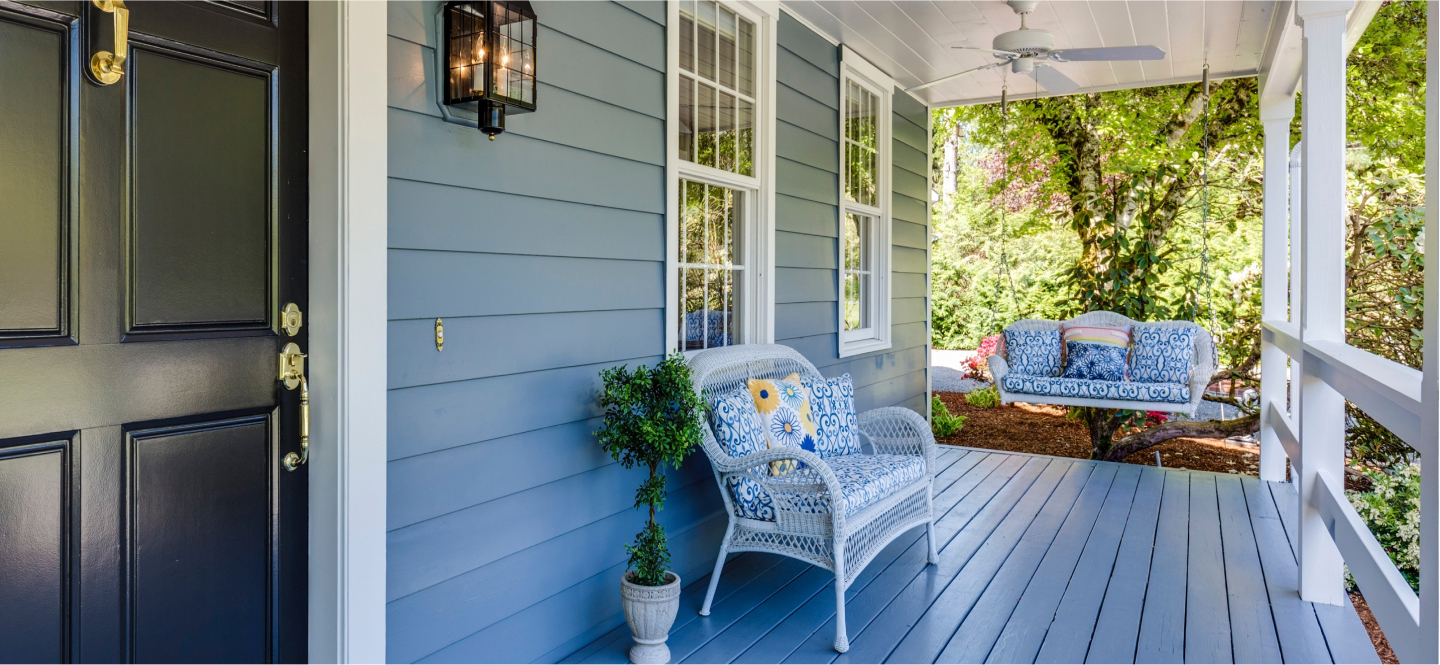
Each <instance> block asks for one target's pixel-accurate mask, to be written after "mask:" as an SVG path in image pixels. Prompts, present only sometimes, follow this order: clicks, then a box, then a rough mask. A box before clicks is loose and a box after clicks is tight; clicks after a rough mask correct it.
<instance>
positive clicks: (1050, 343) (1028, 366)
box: [1005, 330, 1060, 376]
mask: <svg viewBox="0 0 1440 665" xmlns="http://www.w3.org/2000/svg"><path fill="white" fill-rule="evenodd" d="M1005 363H1006V364H1007V365H1009V366H1010V372H1011V373H1013V374H1017V375H1022V376H1060V331H1059V330H1006V331H1005Z"/></svg>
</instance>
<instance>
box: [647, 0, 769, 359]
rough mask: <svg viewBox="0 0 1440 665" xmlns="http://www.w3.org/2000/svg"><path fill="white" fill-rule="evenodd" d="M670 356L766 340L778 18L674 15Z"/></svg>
mask: <svg viewBox="0 0 1440 665" xmlns="http://www.w3.org/2000/svg"><path fill="white" fill-rule="evenodd" d="M670 18H671V21H670V25H671V28H670V38H671V39H670V44H671V47H670V48H671V54H670V57H671V67H670V68H669V69H670V73H669V78H668V83H669V89H670V109H669V111H670V112H669V120H668V123H667V125H668V132H669V141H668V143H669V148H670V157H669V160H668V163H669V169H668V170H669V173H668V174H667V178H668V180H669V182H668V183H667V191H668V192H669V198H670V202H671V203H670V210H671V211H672V213H673V214H671V215H667V220H668V223H667V232H668V236H669V239H670V241H669V243H668V246H669V257H670V258H669V260H667V276H666V284H667V287H668V288H667V293H668V294H669V295H668V297H667V299H668V301H669V302H668V303H667V305H666V312H667V317H666V318H667V323H666V327H667V332H666V340H667V344H668V347H669V348H672V349H681V350H684V351H687V352H689V351H699V350H703V349H708V348H713V347H718V346H728V345H731V344H742V343H751V342H762V341H768V337H769V336H770V330H771V329H772V327H773V323H771V321H770V318H771V315H770V305H769V300H770V298H769V293H770V281H771V278H770V274H769V273H770V270H769V267H768V266H769V263H770V262H771V261H772V260H773V259H772V258H771V256H770V250H769V248H770V242H769V238H770V235H771V233H770V228H771V227H770V221H769V220H770V218H771V210H772V209H773V199H774V195H773V193H772V190H773V187H771V185H770V183H771V182H773V176H772V173H773V170H774V164H773V158H772V155H771V154H770V153H771V151H770V149H769V146H770V145H772V141H771V138H770V136H769V133H770V128H771V127H773V120H772V121H770V122H767V119H773V111H772V110H771V109H772V108H773V102H772V101H771V100H772V98H773V90H774V65H773V62H774V34H775V30H774V18H775V17H774V16H773V15H768V14H765V13H764V12H760V11H756V10H755V9H754V8H753V7H751V6H749V5H748V3H733V4H732V3H725V2H715V1H713V0H681V1H680V2H672V3H671V5H670Z"/></svg>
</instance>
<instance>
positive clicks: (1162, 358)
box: [1130, 326, 1195, 383]
mask: <svg viewBox="0 0 1440 665" xmlns="http://www.w3.org/2000/svg"><path fill="white" fill-rule="evenodd" d="M1132 335H1133V337H1132V340H1133V344H1134V350H1132V351H1131V352H1130V380H1131V381H1138V382H1142V383H1189V382H1190V364H1191V361H1192V360H1194V358H1195V329H1194V328H1188V327H1187V328H1171V327H1165V326H1135V331H1134V333H1132Z"/></svg>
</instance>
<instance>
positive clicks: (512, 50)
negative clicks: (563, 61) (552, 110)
mask: <svg viewBox="0 0 1440 665" xmlns="http://www.w3.org/2000/svg"><path fill="white" fill-rule="evenodd" d="M442 13H443V14H444V15H445V20H444V32H443V34H444V40H445V52H444V58H443V63H442V64H443V66H444V72H445V75H444V80H443V81H442V82H441V85H442V86H443V90H442V91H441V94H442V96H443V97H444V103H445V105H446V106H450V107H455V108H459V109H462V110H465V111H471V112H474V113H476V114H478V115H479V126H480V131H482V132H485V133H486V134H488V135H489V136H490V140H491V141H494V140H495V135H496V134H499V133H500V132H503V131H505V113H506V108H507V107H508V108H509V112H510V113H528V112H530V111H534V110H535V10H533V9H531V8H530V3H528V2H449V3H446V4H445V7H444V9H443V10H442Z"/></svg>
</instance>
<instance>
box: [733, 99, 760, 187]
mask: <svg viewBox="0 0 1440 665" xmlns="http://www.w3.org/2000/svg"><path fill="white" fill-rule="evenodd" d="M735 126H736V128H737V130H736V136H735V143H736V144H737V146H736V151H737V154H736V157H735V161H736V166H737V167H739V168H737V169H735V171H736V173H739V174H741V175H755V164H754V161H755V105H754V104H752V103H750V102H748V101H745V100H743V99H742V100H740V102H739V118H738V119H737V120H736V123H735Z"/></svg>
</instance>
